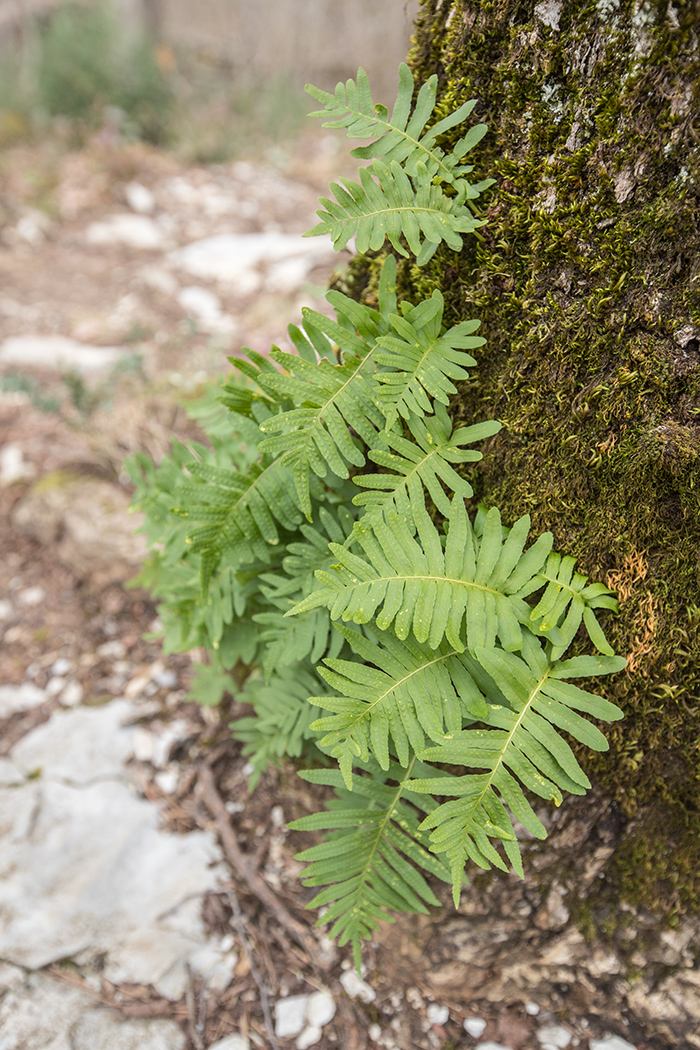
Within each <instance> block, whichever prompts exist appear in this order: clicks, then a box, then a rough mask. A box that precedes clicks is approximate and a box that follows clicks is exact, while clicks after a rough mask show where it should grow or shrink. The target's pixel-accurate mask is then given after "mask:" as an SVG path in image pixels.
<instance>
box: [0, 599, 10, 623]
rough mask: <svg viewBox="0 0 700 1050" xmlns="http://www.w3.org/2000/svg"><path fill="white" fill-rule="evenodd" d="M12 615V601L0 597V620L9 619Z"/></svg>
mask: <svg viewBox="0 0 700 1050" xmlns="http://www.w3.org/2000/svg"><path fill="white" fill-rule="evenodd" d="M11 616H12V602H8V601H7V599H6V598H0V620H9V619H10V617H11Z"/></svg>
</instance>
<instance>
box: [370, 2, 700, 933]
mask: <svg viewBox="0 0 700 1050" xmlns="http://www.w3.org/2000/svg"><path fill="white" fill-rule="evenodd" d="M677 6H678V7H679V11H678V16H677V17H678V21H679V25H678V26H674V25H673V24H672V23H671V22H670V21H669V20H668V18H667V14H666V13H667V5H666V4H665V3H664V4H661V3H652V4H650V5H647V6H646V7H645V8H644V10H645V11H647V13H648V19H647V23H646V24H645V25H640V24H639V23H640V21H643V19H641V20H640V18H639V17H638V16H634V10H635V9H634V7H633V4H632V3H630V2H629V0H621V3H620V5H619V7H617V8H616V9H614V10H611V12H610V13H609V14H608V15H606V16H604V17H603V16H601V15H599V14H598V11H597V7H596V5H595V4H593V3H584V2H582V0H578V2H576V0H572V3H570V4H566V5H563V8H562V16H561V23H560V28H559V31H556V30H554V29H552V28H551V27H549V26H545V25H543V24H542V23H541V22H539V21H538V20H537V19H536V17H534V15H533V7H534V5H533V3H522V2H518V0H494V2H491V3H487V2H481V3H478V2H474V3H470V4H467V3H460V2H456V3H455V2H453V3H443V2H440V0H423V4H422V10H421V14H420V15H419V18H418V22H417V30H416V36H415V39H414V47H413V50H412V55H411V62H412V65H413V68H414V72H415V73H416V74H417V78H418V79H419V80H420V81H422V80H424V79H426V78H427V77H428V76H429V75H430V74H432V73H434V72H437V73H438V75H439V80H440V95H439V98H440V100H441V105H442V108H443V110H444V111H445V112H447V111H449V110H451V109H452V108H454V107H455V106H456V105H458V104H460V103H461V102H463V101H464V100H465V99H467V98H471V97H476V98H477V99H478V100H479V103H478V107H477V109H476V111H475V117H476V119H478V120H484V121H485V122H486V123H487V124H488V125H489V127H490V133H489V135H488V136H487V137H486V139H485V140H484V141H483V143H482V146H481V147H480V154H479V162H478V170H477V171H475V176H476V177H477V178H482V177H493V178H495V179H496V185H495V186H494V187H493V189H492V190H491V191H489V193H488V194H487V195H485V196H484V197H482V198H481V200H485V204H484V205H483V209H484V210H483V216H484V217H485V218H486V219H487V220H488V224H487V225H486V226H485V227H484V228H483V229H482V230H481V231H480V232H479V234H478V235H477V236H476V237H474V238H472V239H471V241H470V243H469V244H466V245H465V248H464V249H463V251H462V252H460V253H455V252H451V251H448V250H442V251H441V252H439V253H438V255H436V256H435V258H434V259H433V260H432V261H431V263H430V264H429V265H428V266H427V267H424V268H423V269H421V270H418V269H417V268H416V267H415V266H412V265H410V264H409V263H402V264H401V265H400V268H399V282H400V290H401V292H402V294H404V295H407V296H409V297H411V298H413V299H416V298H418V297H422V296H426V295H429V294H430V292H431V291H432V290H433V288H435V287H439V288H440V289H441V290H442V292H443V294H444V295H445V298H446V302H447V317H446V320H447V322H448V323H454V322H455V321H457V320H459V319H463V318H465V317H472V316H477V317H481V318H482V322H483V324H482V329H481V334H483V335H485V336H486V338H487V345H486V347H484V348H483V349H482V351H481V359H480V362H479V368H478V370H477V371H476V372H475V375H474V379H473V380H472V381H470V382H469V383H468V384H465V386H464V387H463V388H462V390H461V391H460V396H459V398H458V399H457V400H456V401H455V403H454V404H453V406H452V408H453V413H454V415H455V417H456V418H457V419H458V420H460V421H461V420H466V421H470V422H472V421H476V420H478V419H481V418H484V417H488V416H494V415H495V416H497V417H498V418H499V419H500V420H502V422H503V430H502V432H501V434H500V435H499V436H498V438H497V439H495V440H493V441H492V442H491V444H490V454H489V456H488V457H486V459H485V460H484V462H483V464H482V465H481V467H480V472H479V473H478V474H476V475H475V477H474V478H473V479H472V481H473V484H474V486H475V489H476V497H475V498H476V499H481V500H483V501H485V502H486V503H487V504H489V505H498V506H499V507H500V508H501V511H502V513H503V516H504V519H505V520H507V521H508V520H510V521H513V520H515V519H516V518H517V517H519V516H520V515H521V514H523V513H525V512H528V513H530V514H531V515H532V518H533V528H534V529H535V530H536V531H543V530H545V529H551V530H552V531H553V532H554V535H555V542H556V544H557V547H558V549H560V550H562V551H565V552H569V553H572V554H575V555H576V556H577V557H578V559H579V564H580V566H581V567H582V568H583V569H584V571H586V572H589V573H590V574H591V575H592V576H593V577H594V578H602V579H607V580H608V581H609V582H610V584H611V585H614V586H615V587H617V588H618V589H619V593H620V598H621V611H620V615H619V617H618V618H616V619H610V620H609V621H608V623H607V625H606V630H607V631H608V634H609V637H610V640H611V642H612V644H613V645H614V647H615V649H616V651H618V652H622V653H627V654H629V658H630V664H629V670H628V672H627V673H625V674H624V675H620V676H618V677H617V679H616V681H615V682H614V683H613V685H612V686H608V685H607V684H606V683H601V685H600V691H601V693H603V692H606V693H607V695H609V696H610V697H611V698H612V699H614V700H616V701H617V702H618V703H620V704H621V706H622V707H623V708H624V710H625V712H626V718H625V720H624V722H622V723H618V724H616V725H615V726H614V727H613V728H612V729H610V730H609V732H608V736H609V739H610V751H609V752H608V753H607V754H606V755H602V756H600V757H598V758H596V759H594V760H591V759H590V758H589V757H587V756H586V758H585V761H586V764H587V767H588V771H589V775H590V776H591V779H592V780H593V782H594V783H596V784H597V785H598V786H599V787H602V788H603V789H604V790H605V791H606V792H607V793H608V795H609V796H610V797H611V798H612V799H613V800H614V801H615V803H616V804H617V805H618V806H619V807H620V809H621V811H622V813H623V814H624V817H625V818H626V821H627V822H628V823H627V829H626V831H625V832H624V833H623V834H622V837H621V841H620V843H619V847H618V849H617V851H616V853H615V855H614V857H613V859H612V861H611V862H610V866H609V868H608V870H607V873H606V874H607V878H606V880H604V886H601V888H600V889H599V890H598V891H596V892H598V893H599V894H600V895H601V897H602V896H604V895H605V894H606V893H607V894H608V895H609V896H610V898H611V899H612V898H614V897H615V896H616V895H617V894H619V893H620V892H621V893H622V894H623V895H624V896H625V897H626V898H627V899H628V900H630V901H631V902H633V903H635V902H636V903H640V904H643V905H645V906H647V907H656V908H658V909H661V910H662V911H663V912H664V913H665V914H666V915H667V916H669V917H670V916H673V915H677V914H679V913H682V912H683V911H686V910H694V911H697V910H700V834H698V832H700V772H699V766H700V758H699V750H698V740H699V739H700V703H699V701H698V692H699V690H698V682H699V681H700V613H699V612H698V609H697V607H695V606H694V607H691V609H690V610H689V609H688V601H689V597H690V598H692V596H694V595H697V594H698V593H699V590H700V589H699V584H700V556H699V554H698V552H700V498H699V492H700V470H699V463H700V418H699V417H700V352H699V348H698V342H697V340H695V339H694V338H689V339H685V345H684V346H682V345H681V343H683V339H684V338H685V337H683V338H681V337H680V336H679V337H678V338H675V336H676V335H678V333H679V331H680V330H681V329H683V328H684V327H686V326H688V325H693V324H696V325H698V324H700V262H699V261H698V256H697V244H698V243H699V241H700V229H699V225H700V219H699V216H700V207H698V205H699V204H700V201H699V200H698V197H699V196H700V193H699V190H698V186H699V185H700V164H699V160H698V152H697V150H696V149H695V148H694V147H693V148H690V145H689V144H690V143H692V142H693V141H695V136H696V135H697V114H698V112H700V107H699V106H698V101H699V100H698V94H699V93H700V50H699V49H697V47H696V46H694V43H693V21H694V18H693V13H692V10H691V7H690V6H688V7H687V8H686V7H684V6H683V5H677ZM635 21H636V23H637V25H636V26H635ZM694 122H695V123H694ZM447 144H448V145H449V143H447ZM374 271H375V264H374V263H373V264H372V265H371V266H370V267H369V269H367V268H366V267H365V268H364V269H363V266H362V264H361V263H360V264H358V266H357V267H356V268H355V270H354V278H353V279H354V280H355V281H356V282H358V288H357V289H356V290H361V289H359V285H361V284H362V282H363V281H364V285H363V287H364V288H365V289H370V290H371V288H372V285H373V282H374V281H375V280H376V274H375V272H374Z"/></svg>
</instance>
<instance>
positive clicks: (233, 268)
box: [168, 232, 332, 295]
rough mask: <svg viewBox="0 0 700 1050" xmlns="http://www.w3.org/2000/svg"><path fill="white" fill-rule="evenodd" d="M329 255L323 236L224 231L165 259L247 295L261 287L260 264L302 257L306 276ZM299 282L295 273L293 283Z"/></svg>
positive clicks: (175, 265)
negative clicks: (258, 270) (310, 236)
mask: <svg viewBox="0 0 700 1050" xmlns="http://www.w3.org/2000/svg"><path fill="white" fill-rule="evenodd" d="M314 241H315V242H316V243H314ZM331 256H332V252H331V247H330V241H328V240H327V239H326V238H316V237H315V238H313V239H307V238H303V237H301V236H300V235H299V234H291V233H270V232H268V233H248V234H228V233H224V234H219V235H218V236H215V237H206V238H204V240H200V241H194V242H193V243H192V244H189V245H187V246H186V247H185V248H180V249H179V250H178V251H175V252H171V253H170V255H169V256H168V261H169V263H170V264H171V265H172V266H174V267H176V268H177V269H180V270H184V271H185V272H186V273H189V274H192V276H193V277H203V278H210V279H213V280H217V281H223V282H225V283H227V284H230V285H231V286H232V290H233V291H235V292H237V293H238V294H239V295H248V294H249V293H250V292H254V291H257V289H258V288H259V287H260V286H261V283H262V277H261V274H260V273H259V272H257V268H259V267H262V266H271V265H275V264H278V263H281V262H283V261H290V260H295V259H300V260H305V273H304V276H305V275H306V272H308V270H309V269H311V268H312V267H313V266H315V265H317V263H321V262H324V261H325V260H327V259H329V258H330V257H331ZM290 272H291V271H290ZM302 279H303V278H302ZM280 280H283V276H280ZM298 281H299V276H298V273H297V275H296V276H295V277H294V282H295V286H296V284H297V283H298Z"/></svg>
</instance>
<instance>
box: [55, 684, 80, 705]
mask: <svg viewBox="0 0 700 1050" xmlns="http://www.w3.org/2000/svg"><path fill="white" fill-rule="evenodd" d="M83 695H84V690H83V687H82V685H81V684H80V682H69V683H68V685H67V686H66V688H65V689H64V690H63V692H62V693H61V696H60V700H61V703H62V704H63V705H64V706H65V707H76V706H77V705H78V704H79V703H80V701H81V700H82V699H83Z"/></svg>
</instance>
